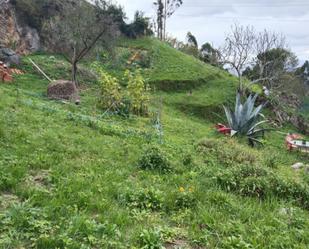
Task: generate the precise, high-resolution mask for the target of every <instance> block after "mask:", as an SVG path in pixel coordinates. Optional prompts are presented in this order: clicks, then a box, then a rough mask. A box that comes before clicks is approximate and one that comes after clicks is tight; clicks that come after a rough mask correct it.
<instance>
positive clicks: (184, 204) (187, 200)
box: [174, 187, 197, 210]
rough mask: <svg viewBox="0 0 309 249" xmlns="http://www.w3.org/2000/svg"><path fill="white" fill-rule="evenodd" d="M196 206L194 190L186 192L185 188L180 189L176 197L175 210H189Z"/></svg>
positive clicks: (190, 189)
mask: <svg viewBox="0 0 309 249" xmlns="http://www.w3.org/2000/svg"><path fill="white" fill-rule="evenodd" d="M196 205H197V198H196V196H195V193H194V190H193V189H192V188H189V189H188V190H186V189H184V188H183V187H180V188H179V191H178V192H177V193H176V196H175V202H174V208H175V209H176V210H178V209H189V208H194V207H196Z"/></svg>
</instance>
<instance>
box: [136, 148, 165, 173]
mask: <svg viewBox="0 0 309 249" xmlns="http://www.w3.org/2000/svg"><path fill="white" fill-rule="evenodd" d="M138 165H139V167H140V168H141V169H144V170H158V171H160V172H168V171H170V170H171V164H170V162H169V160H168V159H167V157H166V155H165V154H164V153H163V152H162V150H161V149H160V148H159V147H157V146H151V147H148V148H146V149H145V150H144V152H143V155H142V156H141V158H140V159H139V161H138Z"/></svg>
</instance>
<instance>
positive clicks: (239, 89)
mask: <svg viewBox="0 0 309 249" xmlns="http://www.w3.org/2000/svg"><path fill="white" fill-rule="evenodd" d="M237 76H238V92H239V93H240V95H241V96H243V95H244V89H243V84H242V80H241V73H240V71H238V70H237Z"/></svg>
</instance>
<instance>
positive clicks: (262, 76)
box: [220, 24, 297, 93]
mask: <svg viewBox="0 0 309 249" xmlns="http://www.w3.org/2000/svg"><path fill="white" fill-rule="evenodd" d="M220 60H221V63H222V64H224V65H229V66H230V69H232V70H233V71H235V72H236V74H237V76H238V81H239V91H240V92H241V93H243V92H244V90H245V86H244V76H246V77H248V76H249V77H248V78H249V79H250V80H251V83H250V84H249V85H251V84H256V83H259V84H262V85H265V86H268V87H269V88H273V87H275V86H277V85H280V80H281V77H282V76H283V75H284V74H285V73H286V72H287V71H289V70H291V69H292V68H294V67H295V66H296V64H297V59H296V56H294V54H293V53H292V52H290V51H289V49H288V47H287V45H286V42H285V37H284V36H283V35H281V34H277V33H274V32H270V31H268V30H264V31H262V32H259V33H257V32H256V31H255V30H254V28H253V27H250V26H247V27H245V26H239V25H237V24H235V25H234V26H233V27H232V31H231V33H230V34H229V35H228V36H227V37H226V39H225V44H224V46H223V47H222V48H220Z"/></svg>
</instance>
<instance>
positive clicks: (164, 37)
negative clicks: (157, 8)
mask: <svg viewBox="0 0 309 249" xmlns="http://www.w3.org/2000/svg"><path fill="white" fill-rule="evenodd" d="M163 13H164V14H163V40H164V41H166V21H167V0H165V1H164V12H163Z"/></svg>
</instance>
